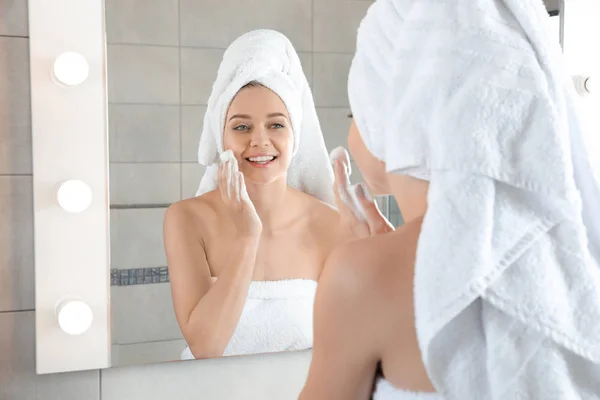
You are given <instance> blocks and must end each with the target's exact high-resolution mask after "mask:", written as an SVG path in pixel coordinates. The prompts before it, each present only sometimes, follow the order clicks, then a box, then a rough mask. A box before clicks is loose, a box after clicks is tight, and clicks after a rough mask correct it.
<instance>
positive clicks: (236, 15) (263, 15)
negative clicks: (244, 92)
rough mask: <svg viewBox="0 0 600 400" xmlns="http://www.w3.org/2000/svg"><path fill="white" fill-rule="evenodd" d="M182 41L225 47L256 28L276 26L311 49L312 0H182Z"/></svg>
mask: <svg viewBox="0 0 600 400" xmlns="http://www.w3.org/2000/svg"><path fill="white" fill-rule="evenodd" d="M180 7H181V41H180V43H181V45H182V46H191V47H213V48H223V49H225V48H226V47H227V46H229V44H230V43H231V42H232V41H233V40H234V39H235V38H237V37H238V36H240V35H241V34H243V33H245V32H248V31H250V30H253V29H259V28H262V29H267V28H268V29H275V30H277V31H280V32H281V33H283V34H284V35H286V36H287V37H288V38H289V39H290V41H291V42H292V44H293V45H294V47H296V50H297V51H311V50H312V46H311V41H312V40H311V29H312V18H311V0H285V1H282V0H254V1H238V0H180Z"/></svg>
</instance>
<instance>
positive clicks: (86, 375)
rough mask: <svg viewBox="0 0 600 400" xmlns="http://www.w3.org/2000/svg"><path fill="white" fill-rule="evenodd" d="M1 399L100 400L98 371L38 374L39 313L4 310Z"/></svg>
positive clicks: (1, 319) (0, 323) (0, 317)
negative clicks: (36, 348) (36, 367)
mask: <svg viewBox="0 0 600 400" xmlns="http://www.w3.org/2000/svg"><path fill="white" fill-rule="evenodd" d="M0 327H2V328H1V329H0V354H2V356H0V399H2V400H5V399H6V400H50V399H60V400H83V399H85V400H100V391H99V386H100V374H99V372H98V371H97V370H94V371H81V372H67V373H61V374H47V375H36V373H35V315H34V313H33V312H32V311H31V312H12V313H0Z"/></svg>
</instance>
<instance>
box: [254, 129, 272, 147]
mask: <svg viewBox="0 0 600 400" xmlns="http://www.w3.org/2000/svg"><path fill="white" fill-rule="evenodd" d="M270 145H271V140H270V139H269V135H268V133H267V131H266V129H265V128H264V127H262V126H259V127H257V128H256V129H254V130H253V131H252V136H251V137H250V147H269V146H270Z"/></svg>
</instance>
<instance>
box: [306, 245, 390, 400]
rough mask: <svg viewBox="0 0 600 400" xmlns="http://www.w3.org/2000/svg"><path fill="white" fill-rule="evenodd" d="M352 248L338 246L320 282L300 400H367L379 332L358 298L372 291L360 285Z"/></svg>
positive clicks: (361, 270)
mask: <svg viewBox="0 0 600 400" xmlns="http://www.w3.org/2000/svg"><path fill="white" fill-rule="evenodd" d="M351 246H353V244H348V245H344V246H341V247H340V248H338V249H337V250H336V251H334V252H333V253H332V255H331V256H330V258H329V259H328V260H327V263H326V265H325V269H324V270H323V273H322V275H321V278H320V279H319V287H318V289H317V296H316V298H315V314H314V344H313V356H312V362H311V366H310V370H309V373H308V379H307V382H306V385H305V387H304V389H303V391H302V393H301V395H300V398H299V400H368V399H370V398H371V394H372V389H373V380H374V377H375V372H376V369H377V363H378V361H379V359H380V355H379V354H378V353H379V352H378V349H377V344H378V343H377V342H378V335H377V333H376V331H377V329H378V327H377V326H376V325H377V324H376V323H375V321H373V320H372V317H371V316H372V315H374V314H377V313H376V312H375V313H374V312H373V310H371V309H370V303H369V301H364V300H365V299H364V296H363V295H364V294H365V293H366V292H368V291H370V290H371V289H372V287H371V285H369V284H367V285H363V284H362V283H366V282H365V280H364V279H363V278H364V275H365V272H367V273H368V269H369V268H364V267H365V266H364V265H358V264H359V263H360V260H359V261H358V262H354V261H353V260H352V259H353V253H354V252H353V251H352V250H351V248H352V247H351ZM361 258H364V257H359V259H361ZM361 267H362V268H361ZM365 286H366V287H365Z"/></svg>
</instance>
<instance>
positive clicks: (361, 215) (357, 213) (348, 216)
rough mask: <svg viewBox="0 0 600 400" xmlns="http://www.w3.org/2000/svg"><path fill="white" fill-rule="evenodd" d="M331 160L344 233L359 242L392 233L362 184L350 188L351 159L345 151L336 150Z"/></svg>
mask: <svg viewBox="0 0 600 400" xmlns="http://www.w3.org/2000/svg"><path fill="white" fill-rule="evenodd" d="M331 158H332V160H331V161H332V163H333V171H334V175H335V183H334V187H333V190H334V193H335V200H336V203H337V206H338V210H339V211H340V217H341V223H342V226H343V227H344V229H345V230H346V231H348V232H350V234H351V235H352V236H353V237H355V238H359V239H360V238H364V237H369V236H374V235H380V234H383V233H388V232H392V231H394V227H393V225H392V224H391V223H390V222H389V221H388V220H387V219H386V218H385V217H384V216H383V214H382V213H381V211H379V208H378V207H377V203H376V202H375V199H374V198H373V196H371V195H370V193H369V192H368V189H367V187H366V185H365V183H359V184H358V185H351V184H350V158H349V156H348V152H346V149H344V148H338V149H336V150H335V153H333V152H332V157H331Z"/></svg>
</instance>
